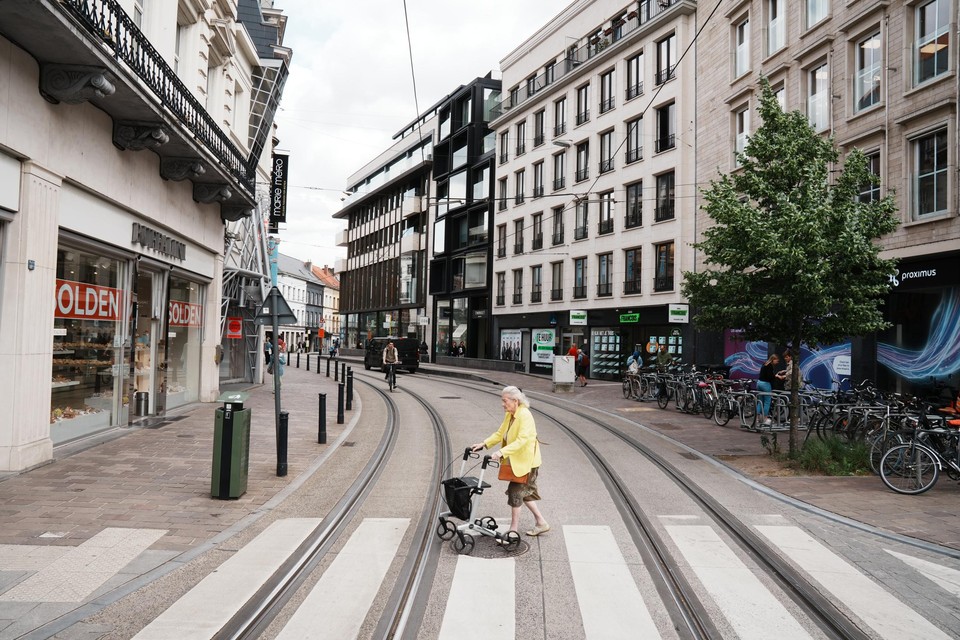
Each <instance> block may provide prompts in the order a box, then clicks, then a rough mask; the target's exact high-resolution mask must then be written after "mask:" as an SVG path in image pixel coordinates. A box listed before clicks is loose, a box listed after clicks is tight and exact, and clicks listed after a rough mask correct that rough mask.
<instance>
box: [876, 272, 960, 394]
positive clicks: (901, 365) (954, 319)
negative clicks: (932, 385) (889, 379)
mask: <svg viewBox="0 0 960 640" xmlns="http://www.w3.org/2000/svg"><path fill="white" fill-rule="evenodd" d="M958 326H960V288H957V287H953V288H950V289H945V290H944V293H943V297H942V298H941V299H940V304H939V305H937V308H936V310H935V311H934V312H933V315H932V316H931V317H930V330H929V332H928V334H927V336H928V337H927V340H926V343H925V344H924V345H923V347H922V348H920V349H907V348H904V347H899V346H897V345H895V344H890V343H888V342H878V343H877V362H878V363H879V364H882V365H883V366H885V367H887V368H888V369H890V370H891V371H892V372H893V373H895V374H896V375H898V376H901V377H903V378H906V379H907V380H914V381H917V380H922V381H928V380H930V379H931V378H932V379H940V378H947V377H949V376H952V375H953V374H955V373H957V372H958V371H960V333H958V331H957V327H958Z"/></svg>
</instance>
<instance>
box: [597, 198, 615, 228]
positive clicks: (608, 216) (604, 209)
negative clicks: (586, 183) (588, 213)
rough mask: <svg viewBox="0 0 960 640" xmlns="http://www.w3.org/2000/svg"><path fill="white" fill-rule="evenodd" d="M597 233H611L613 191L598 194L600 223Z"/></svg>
mask: <svg viewBox="0 0 960 640" xmlns="http://www.w3.org/2000/svg"><path fill="white" fill-rule="evenodd" d="M597 233H598V234H604V233H613V191H608V192H606V193H601V194H600V222H599V224H598V225H597Z"/></svg>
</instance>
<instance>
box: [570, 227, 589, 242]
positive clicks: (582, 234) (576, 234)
mask: <svg viewBox="0 0 960 640" xmlns="http://www.w3.org/2000/svg"><path fill="white" fill-rule="evenodd" d="M586 237H587V225H583V226H582V227H577V228H575V229H574V230H573V239H574V240H583V239H584V238H586Z"/></svg>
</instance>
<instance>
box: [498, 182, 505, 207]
mask: <svg viewBox="0 0 960 640" xmlns="http://www.w3.org/2000/svg"><path fill="white" fill-rule="evenodd" d="M506 208H507V179H506V178H500V179H499V180H497V210H498V211H503V210H504V209H506Z"/></svg>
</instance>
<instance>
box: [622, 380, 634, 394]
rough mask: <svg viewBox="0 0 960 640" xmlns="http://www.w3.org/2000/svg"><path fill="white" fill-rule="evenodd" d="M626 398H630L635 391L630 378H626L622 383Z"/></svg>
mask: <svg viewBox="0 0 960 640" xmlns="http://www.w3.org/2000/svg"><path fill="white" fill-rule="evenodd" d="M621 386H622V389H621V391H622V392H623V397H624V398H629V397H630V395H631V394H632V393H633V385H631V384H630V378H624V379H623V384H622V385H621Z"/></svg>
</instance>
